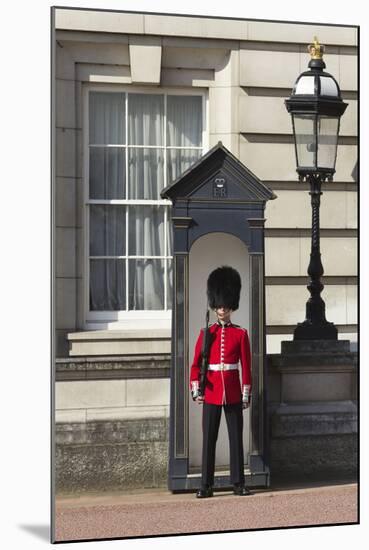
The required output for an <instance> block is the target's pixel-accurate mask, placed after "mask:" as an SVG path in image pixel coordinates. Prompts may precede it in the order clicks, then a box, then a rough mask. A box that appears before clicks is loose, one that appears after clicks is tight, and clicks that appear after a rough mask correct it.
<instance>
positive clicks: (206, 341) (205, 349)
mask: <svg viewBox="0 0 369 550" xmlns="http://www.w3.org/2000/svg"><path fill="white" fill-rule="evenodd" d="M209 348H210V332H209V308H207V310H206V321H205V328H204V334H203V338H202V349H201V367H200V383H199V394H200V395H202V396H203V395H204V394H205V384H206V372H207V370H208V366H209Z"/></svg>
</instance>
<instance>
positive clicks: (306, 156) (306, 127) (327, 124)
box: [285, 37, 347, 340]
mask: <svg viewBox="0 0 369 550" xmlns="http://www.w3.org/2000/svg"><path fill="white" fill-rule="evenodd" d="M308 50H309V52H310V55H311V60H310V62H309V65H308V66H309V69H310V70H309V71H305V72H303V73H301V74H300V76H299V77H298V78H297V80H296V82H295V85H294V87H293V90H292V94H291V96H290V97H289V99H286V101H285V104H286V108H287V111H288V112H289V113H290V114H291V117H292V127H293V136H294V141H295V153H296V164H297V173H298V175H299V180H300V181H301V182H307V183H309V184H310V195H311V206H312V235H311V254H310V263H309V266H308V274H309V276H310V282H309V284H308V287H307V288H308V290H309V291H310V294H311V296H310V298H309V300H308V301H307V303H306V319H305V321H303V322H302V323H298V325H297V327H296V328H295V331H294V340H337V328H336V327H335V325H334V324H333V323H330V322H328V321H327V320H326V318H325V303H324V301H323V299H322V298H321V296H320V294H321V292H322V290H323V288H324V285H323V284H322V282H321V280H320V279H321V277H322V275H323V273H324V271H323V265H322V262H321V255H320V228H319V209H320V195H321V194H322V191H321V186H322V182H324V181H332V179H333V174H334V173H335V165H336V156H337V142H338V134H339V126H340V118H341V116H342V114H343V113H344V111H345V109H346V107H347V103H344V102H343V101H342V98H341V92H340V88H339V86H338V83H337V81H336V80H335V79H334V78H333V76H332V75H330V74H329V73H326V72H324V70H323V69H325V63H324V61H323V53H324V47H323V46H322V45H321V44H319V42H318V40H317V38H316V37H315V39H314V44H310V46H309V47H308Z"/></svg>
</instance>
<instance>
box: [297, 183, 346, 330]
mask: <svg viewBox="0 0 369 550" xmlns="http://www.w3.org/2000/svg"><path fill="white" fill-rule="evenodd" d="M306 179H307V181H308V182H309V183H310V193H309V194H310V195H311V208H312V232H311V253H310V262H309V266H308V274H309V276H310V282H309V284H308V286H307V288H308V290H309V292H310V295H311V296H310V298H309V300H308V301H307V303H306V319H305V321H304V322H303V323H298V325H297V327H296V328H295V331H294V340H306V339H309V340H310V339H312V340H337V335H338V331H337V328H336V326H335V325H334V323H330V322H329V321H327V319H326V317H325V302H324V300H323V299H322V297H321V295H320V294H321V292H322V290H323V288H324V285H323V283H322V282H321V277H322V275H323V273H324V270H323V264H322V261H321V254H320V221H319V215H320V212H319V211H320V195H322V191H321V187H322V181H321V176H320V174H310V175H309V176H307V178H306Z"/></svg>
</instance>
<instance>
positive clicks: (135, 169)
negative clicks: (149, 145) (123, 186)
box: [128, 149, 164, 200]
mask: <svg viewBox="0 0 369 550" xmlns="http://www.w3.org/2000/svg"><path fill="white" fill-rule="evenodd" d="M128 166H129V170H128V174H129V175H128V181H129V184H128V185H129V187H128V188H129V196H128V198H129V199H155V200H156V199H160V198H161V197H160V191H161V190H162V189H163V188H164V151H163V150H162V149H129V152H128Z"/></svg>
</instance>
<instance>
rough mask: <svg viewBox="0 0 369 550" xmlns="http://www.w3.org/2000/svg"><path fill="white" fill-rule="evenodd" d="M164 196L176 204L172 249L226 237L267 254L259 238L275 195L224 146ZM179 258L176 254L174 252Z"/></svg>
mask: <svg viewBox="0 0 369 550" xmlns="http://www.w3.org/2000/svg"><path fill="white" fill-rule="evenodd" d="M161 197H162V198H165V199H170V200H171V201H172V204H173V209H172V220H173V224H174V225H173V227H174V230H175V229H176V228H186V229H187V230H188V231H186V233H183V232H179V233H178V232H176V231H174V248H175V249H177V250H180V249H181V250H182V251H183V250H187V251H188V250H189V249H190V247H191V245H192V244H193V242H194V241H195V240H196V239H198V238H199V237H200V236H202V235H205V234H207V233H212V232H224V233H228V234H231V235H234V236H236V237H238V238H239V239H241V240H242V241H243V242H244V243H245V244H246V245H247V246H248V247H249V248H250V252H263V241H262V239H260V235H261V234H256V233H255V232H254V231H252V229H253V228H255V227H259V228H260V226H263V225H264V221H265V220H264V209H265V203H266V201H267V200H270V199H275V198H276V195H275V194H274V193H273V191H271V190H270V189H269V188H268V187H266V186H265V185H264V184H263V183H262V182H261V180H260V179H259V178H258V177H257V176H255V174H253V173H252V172H251V171H250V170H249V169H248V168H246V166H244V165H243V164H242V163H241V162H240V161H239V160H238V159H237V158H236V157H235V156H234V155H233V154H232V153H231V152H230V151H228V149H226V147H224V145H223V144H222V142H218V144H217V145H216V146H215V147H213V148H212V149H211V150H210V151H208V152H207V153H206V154H205V155H204V156H203V157H201V158H200V159H199V160H198V161H197V162H195V163H194V164H193V165H192V166H191V167H190V168H189V169H188V170H186V171H185V172H183V174H182V175H181V176H180V177H179V178H177V179H176V180H175V181H174V182H173V183H172V184H171V185H169V186H168V187H166V188H165V189H163V191H162V192H161ZM174 253H175V250H174Z"/></svg>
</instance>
